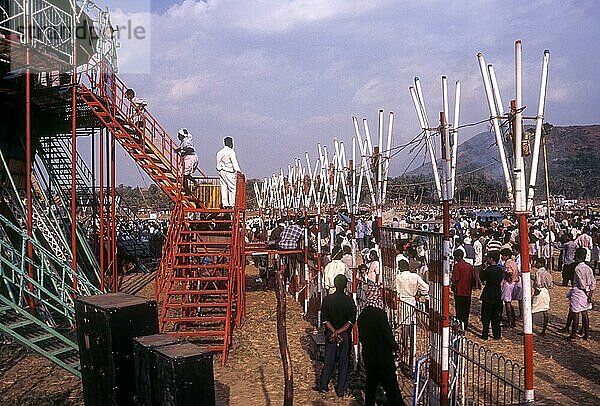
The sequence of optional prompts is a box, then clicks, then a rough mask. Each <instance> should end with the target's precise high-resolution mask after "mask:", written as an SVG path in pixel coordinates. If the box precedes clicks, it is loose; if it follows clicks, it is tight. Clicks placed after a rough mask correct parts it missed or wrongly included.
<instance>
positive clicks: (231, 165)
mask: <svg viewBox="0 0 600 406" xmlns="http://www.w3.org/2000/svg"><path fill="white" fill-rule="evenodd" d="M241 171H242V170H241V169H240V165H239V164H238V161H237V157H236V155H235V151H234V150H233V138H231V137H225V138H224V139H223V148H221V149H220V150H219V152H217V172H219V178H220V179H221V204H222V206H223V208H232V207H233V206H234V205H235V189H236V183H237V174H238V173H239V172H241Z"/></svg>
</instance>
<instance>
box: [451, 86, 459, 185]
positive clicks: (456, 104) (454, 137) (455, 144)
mask: <svg viewBox="0 0 600 406" xmlns="http://www.w3.org/2000/svg"><path fill="white" fill-rule="evenodd" d="M459 113H460V81H458V80H457V81H456V92H455V93H454V120H453V122H452V127H453V128H452V194H454V192H455V190H456V157H457V153H458V129H459V127H460V125H459V123H458V121H459Z"/></svg>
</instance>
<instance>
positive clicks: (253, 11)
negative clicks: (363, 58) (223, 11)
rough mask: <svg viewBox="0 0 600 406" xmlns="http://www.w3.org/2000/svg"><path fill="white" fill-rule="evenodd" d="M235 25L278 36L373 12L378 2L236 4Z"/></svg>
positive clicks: (332, 0)
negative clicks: (312, 24) (322, 23)
mask: <svg viewBox="0 0 600 406" xmlns="http://www.w3.org/2000/svg"><path fill="white" fill-rule="evenodd" d="M238 4H239V5H240V6H239V7H238V8H237V9H236V10H235V11H234V12H235V15H236V16H237V21H234V24H235V25H237V26H239V27H241V28H243V29H246V30H249V31H256V32H260V33H271V34H274V33H281V32H286V31H289V30H293V29H295V28H298V27H301V26H305V25H306V24H311V23H318V22H324V21H331V20H335V19H337V18H340V17H357V16H359V15H361V14H363V13H365V12H367V11H370V10H373V9H375V8H376V7H378V5H380V4H381V2H380V1H377V0H371V1H362V0H358V1H357V0H328V1H322V0H289V1H280V0H259V1H255V2H253V4H252V6H251V7H247V6H245V5H243V3H242V2H240V3H238Z"/></svg>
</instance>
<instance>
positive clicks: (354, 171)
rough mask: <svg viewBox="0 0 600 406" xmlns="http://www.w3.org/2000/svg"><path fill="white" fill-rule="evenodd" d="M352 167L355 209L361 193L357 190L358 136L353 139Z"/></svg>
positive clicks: (353, 204) (353, 203)
mask: <svg viewBox="0 0 600 406" xmlns="http://www.w3.org/2000/svg"><path fill="white" fill-rule="evenodd" d="M353 118H354V117H353ZM352 166H353V167H352V206H353V207H354V206H356V205H358V199H357V197H356V195H358V194H359V193H360V192H359V191H357V189H356V136H354V137H352ZM354 212H356V210H355V211H354Z"/></svg>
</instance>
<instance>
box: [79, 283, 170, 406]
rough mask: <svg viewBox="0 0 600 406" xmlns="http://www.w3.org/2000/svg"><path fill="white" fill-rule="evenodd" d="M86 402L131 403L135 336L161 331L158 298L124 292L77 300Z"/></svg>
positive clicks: (100, 405) (91, 405)
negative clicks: (157, 307) (155, 299)
mask: <svg viewBox="0 0 600 406" xmlns="http://www.w3.org/2000/svg"><path fill="white" fill-rule="evenodd" d="M75 319H76V322H77V339H78V342H79V355H80V361H81V378H82V382H83V395H84V400H85V404H86V406H117V405H119V406H131V405H133V404H134V398H135V382H134V365H133V338H134V337H138V336H143V335H151V334H157V333H158V315H157V309H156V302H155V301H154V300H147V299H143V298H140V297H136V296H131V295H126V294H124V293H109V294H106V295H98V296H88V297H84V298H79V299H77V300H76V301H75Z"/></svg>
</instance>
